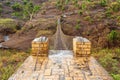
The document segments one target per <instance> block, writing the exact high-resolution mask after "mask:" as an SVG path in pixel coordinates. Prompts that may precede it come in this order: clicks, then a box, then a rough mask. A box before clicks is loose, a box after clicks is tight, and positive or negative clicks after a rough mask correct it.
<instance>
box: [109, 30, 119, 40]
mask: <svg viewBox="0 0 120 80" xmlns="http://www.w3.org/2000/svg"><path fill="white" fill-rule="evenodd" d="M117 35H118V33H117V31H115V30H112V31H111V32H110V33H109V34H108V41H110V42H114V41H115V40H117Z"/></svg>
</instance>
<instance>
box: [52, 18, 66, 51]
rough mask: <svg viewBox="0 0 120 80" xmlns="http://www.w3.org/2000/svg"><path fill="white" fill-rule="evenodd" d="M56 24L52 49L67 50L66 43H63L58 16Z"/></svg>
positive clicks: (63, 38)
mask: <svg viewBox="0 0 120 80" xmlns="http://www.w3.org/2000/svg"><path fill="white" fill-rule="evenodd" d="M57 24H58V25H57V31H56V33H55V35H54V36H55V39H54V49H55V50H67V49H68V47H67V46H66V43H65V37H64V33H63V32H62V30H61V23H60V18H58V21H57Z"/></svg>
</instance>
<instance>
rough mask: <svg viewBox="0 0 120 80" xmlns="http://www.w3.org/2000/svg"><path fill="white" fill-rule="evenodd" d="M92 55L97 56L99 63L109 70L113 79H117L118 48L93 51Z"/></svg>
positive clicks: (118, 72) (118, 64)
mask: <svg viewBox="0 0 120 80" xmlns="http://www.w3.org/2000/svg"><path fill="white" fill-rule="evenodd" d="M92 55H93V56H94V57H96V58H97V60H98V61H99V63H100V64H101V65H102V66H103V67H104V68H105V69H106V70H107V71H108V72H109V74H110V75H111V76H112V77H113V78H114V80H119V79H118V78H119V77H120V75H119V74H120V67H119V66H120V48H116V49H103V50H100V51H94V52H93V54H92Z"/></svg>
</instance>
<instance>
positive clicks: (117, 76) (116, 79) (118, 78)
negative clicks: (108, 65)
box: [112, 74, 120, 80]
mask: <svg viewBox="0 0 120 80" xmlns="http://www.w3.org/2000/svg"><path fill="white" fill-rule="evenodd" d="M112 77H113V79H114V80H120V74H112Z"/></svg>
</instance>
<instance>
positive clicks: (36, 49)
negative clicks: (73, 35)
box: [32, 37, 49, 57]
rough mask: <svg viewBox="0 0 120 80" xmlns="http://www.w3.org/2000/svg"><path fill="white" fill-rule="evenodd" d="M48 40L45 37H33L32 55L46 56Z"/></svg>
mask: <svg viewBox="0 0 120 80" xmlns="http://www.w3.org/2000/svg"><path fill="white" fill-rule="evenodd" d="M48 51H49V40H48V38H46V37H39V38H35V39H34V40H33V41H32V55H34V56H37V55H38V56H44V57H47V56H48Z"/></svg>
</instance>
